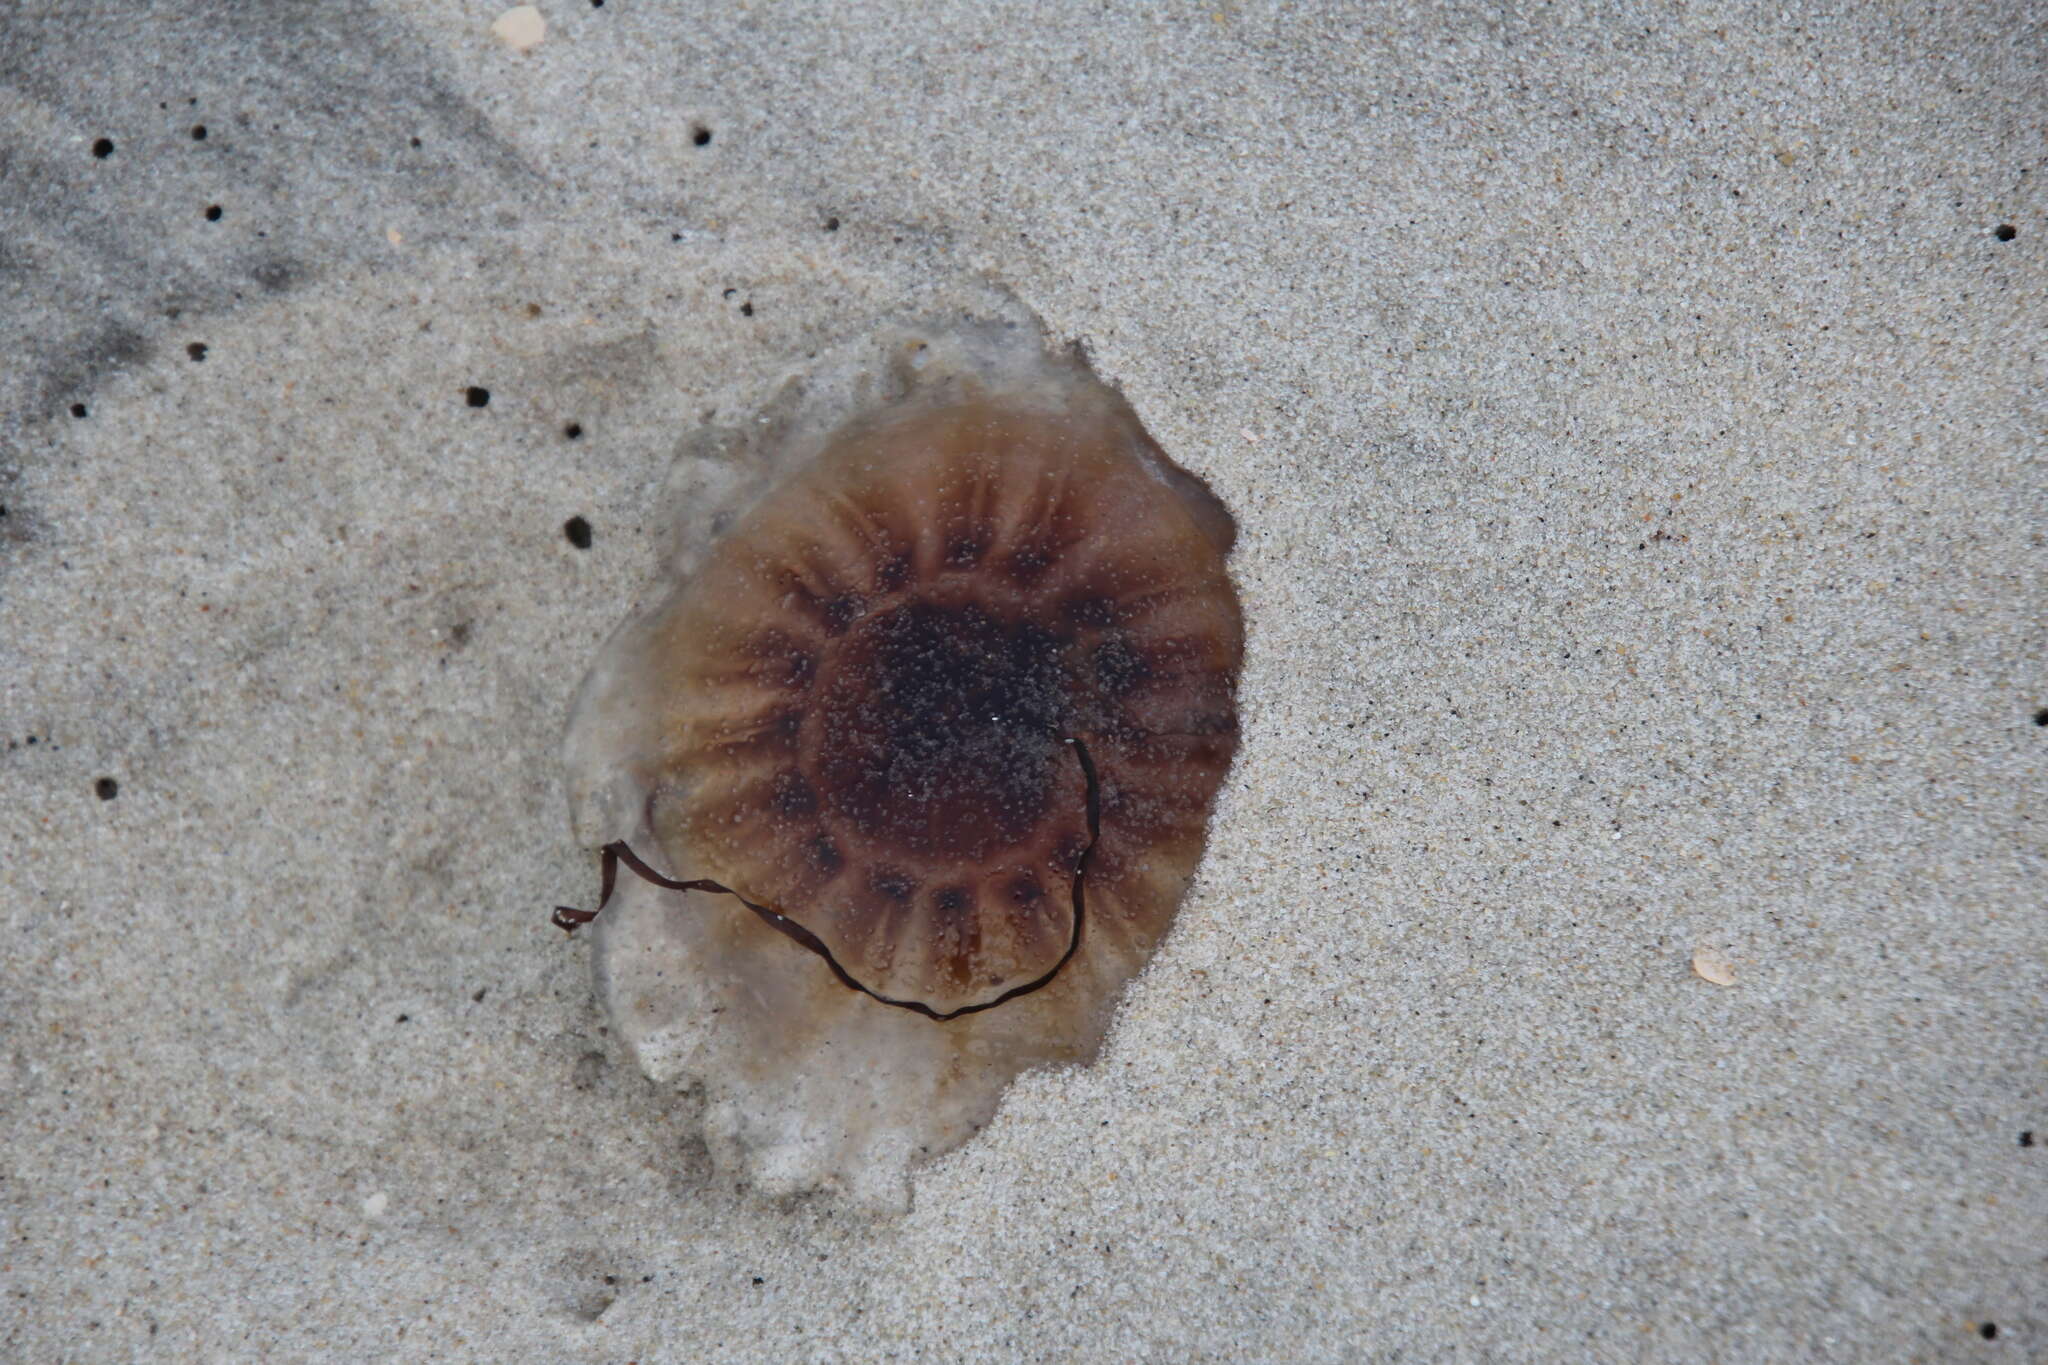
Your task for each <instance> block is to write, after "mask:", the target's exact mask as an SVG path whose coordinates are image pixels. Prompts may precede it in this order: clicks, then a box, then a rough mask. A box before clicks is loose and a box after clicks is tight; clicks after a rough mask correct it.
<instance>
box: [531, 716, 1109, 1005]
mask: <svg viewBox="0 0 2048 1365" xmlns="http://www.w3.org/2000/svg"><path fill="white" fill-rule="evenodd" d="M1066 742H1067V743H1068V744H1071V745H1073V746H1074V757H1075V758H1077V759H1079V760H1080V761H1081V776H1082V777H1083V778H1085V779H1086V780H1087V783H1088V798H1087V807H1088V846H1087V847H1086V848H1084V849H1082V850H1081V856H1080V857H1079V858H1076V859H1075V860H1074V880H1073V894H1074V930H1073V934H1072V936H1071V937H1070V938H1069V939H1068V941H1067V950H1066V951H1065V952H1064V953H1061V954H1060V960H1059V961H1058V962H1055V963H1053V964H1052V967H1051V969H1050V970H1048V971H1047V972H1046V973H1045V975H1043V976H1041V977H1038V978H1037V979H1036V980H1033V981H1027V982H1025V983H1024V984H1023V985H1021V986H1012V987H1011V988H1010V989H1009V990H1006V991H1004V992H1003V993H1002V994H1001V995H999V996H996V997H995V998H994V999H993V1000H983V1001H981V1002H980V1003H978V1004H973V1005H962V1006H961V1007H960V1008H959V1009H956V1010H945V1011H940V1010H935V1009H933V1008H932V1007H931V1006H930V1005H927V1004H925V1003H924V1002H923V1001H922V1000H897V999H894V998H892V997H890V996H886V995H883V994H882V993H881V992H880V991H877V990H874V989H872V988H871V987H868V986H864V985H862V984H861V983H860V982H859V981H857V980H855V979H854V977H853V975H852V973H850V972H848V971H847V970H846V968H844V967H842V966H840V965H839V959H838V958H836V957H834V956H833V955H832V950H831V949H830V948H828V947H826V946H825V942H824V940H823V939H821V938H819V937H818V936H817V935H816V934H814V933H812V932H811V931H810V930H809V929H806V928H805V927H804V926H803V925H801V924H799V923H797V922H796V921H795V920H793V919H791V918H790V917H789V916H788V915H785V914H784V913H782V911H780V910H777V909H776V908H775V907H773V906H770V905H757V904H755V903H754V902H753V901H750V900H748V899H747V898H746V897H745V896H742V895H741V894H740V893H739V892H737V891H735V890H733V889H732V888H731V887H729V886H724V885H721V884H720V883H718V882H715V881H712V880H710V879H709V878H706V877H697V878H693V879H691V880H689V881H678V880H676V879H675V878H673V877H664V876H663V875H662V874H661V873H659V872H656V871H655V870H654V869H653V868H651V867H649V866H648V865H647V864H646V863H645V862H644V861H642V860H641V858H640V855H639V854H637V853H635V852H634V851H633V850H632V849H631V848H629V847H627V845H626V841H625V840H623V839H619V840H614V841H613V842H611V843H609V844H606V845H605V846H604V848H603V850H602V854H603V862H602V864H601V866H600V870H599V873H598V894H597V908H596V909H595V910H577V909H575V908H573V907H571V906H567V905H558V906H556V907H555V913H554V915H553V916H552V922H553V923H554V925H555V927H556V928H558V929H561V930H562V931H564V932H565V933H571V934H573V933H575V932H576V930H577V929H579V928H580V927H582V926H583V925H586V924H588V923H590V922H591V921H592V920H594V919H596V918H597V917H598V916H599V915H601V914H603V913H604V908H605V906H607V905H609V904H611V899H612V892H613V890H615V889H616V887H617V884H618V879H619V864H620V863H624V864H625V865H626V867H627V869H628V870H629V871H631V872H632V873H633V875H635V876H637V877H639V878H640V879H641V880H642V881H644V882H648V883H650V884H651V885H654V886H658V887H661V888H662V889H663V890H666V891H708V892H711V893H712V894H714V895H720V896H731V897H732V898H733V899H734V900H736V901H738V902H739V903H740V904H741V905H744V906H746V907H747V909H749V910H751V911H753V912H754V913H755V914H756V915H758V916H760V918H761V922H762V923H764V924H766V925H767V926H768V927H769V928H771V929H773V930H775V931H776V932H778V933H780V934H782V935H784V936H785V937H787V938H789V939H790V940H791V941H792V942H795V943H797V944H800V945H801V946H803V947H805V948H808V949H810V950H811V951H812V952H814V953H816V954H817V955H818V956H819V957H821V958H823V959H824V960H825V965H826V966H827V967H830V968H831V969H832V975H834V976H836V977H838V978H839V981H840V984H841V985H843V986H845V987H847V989H849V990H856V991H859V992H860V993H861V994H862V995H865V996H868V997H870V998H871V999H874V1000H878V1001H880V1002H881V1003H882V1004H884V1005H894V1006H895V1007H896V1008H897V1009H903V1010H909V1011H911V1012H912V1013H914V1014H921V1015H923V1016H924V1017H925V1018H927V1019H936V1020H940V1021H944V1020H947V1019H958V1018H959V1017H960V1016H961V1015H963V1014H979V1013H980V1012H981V1011H983V1010H992V1009H994V1008H995V1007H996V1006H997V1005H1001V1004H1005V1003H1007V1002H1009V1001H1011V1000H1015V999H1016V998H1017V997H1018V996H1020V995H1029V994H1031V992H1033V991H1035V990H1040V989H1042V988H1044V987H1046V986H1049V985H1051V984H1052V979H1053V978H1054V977H1056V976H1058V975H1059V974H1060V971H1061V970H1062V969H1063V968H1064V967H1065V966H1066V965H1067V963H1068V962H1070V961H1072V960H1073V957H1074V954H1075V953H1076V952H1078V951H1080V948H1081V922H1082V920H1083V919H1084V918H1085V917H1086V914H1087V898H1086V894H1085V893H1084V891H1083V890H1082V882H1083V880H1084V879H1085V878H1086V876H1087V872H1088V860H1089V858H1090V857H1092V856H1093V855H1094V853H1095V845H1096V843H1097V842H1099V841H1100V840H1101V838H1102V789H1101V784H1100V782H1099V781H1098V779H1097V778H1096V776H1095V763H1094V760H1092V759H1090V758H1089V757H1088V746H1087V745H1085V744H1083V743H1082V742H1081V741H1080V740H1079V739H1078V738H1075V739H1069V740H1067V741H1066Z"/></svg>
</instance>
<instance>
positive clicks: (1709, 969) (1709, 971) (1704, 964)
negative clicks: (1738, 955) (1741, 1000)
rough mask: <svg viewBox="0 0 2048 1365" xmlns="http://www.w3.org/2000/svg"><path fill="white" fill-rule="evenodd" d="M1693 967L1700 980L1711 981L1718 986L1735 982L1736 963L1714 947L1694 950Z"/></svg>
mask: <svg viewBox="0 0 2048 1365" xmlns="http://www.w3.org/2000/svg"><path fill="white" fill-rule="evenodd" d="M1692 969H1693V972H1694V974H1695V975H1697V976H1698V977H1699V978H1700V980H1702V981H1711V982H1713V983H1714V984H1715V985H1716V986H1732V985H1734V984H1735V964H1734V963H1732V962H1730V961H1729V960H1728V959H1727V958H1726V957H1723V956H1722V955H1721V954H1720V953H1719V952H1717V951H1716V950H1714V949H1712V948H1699V949H1695V950H1694V952H1693V955H1692Z"/></svg>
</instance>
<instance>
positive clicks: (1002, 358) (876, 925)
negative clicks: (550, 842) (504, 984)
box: [558, 317, 1243, 1209]
mask: <svg viewBox="0 0 2048 1365" xmlns="http://www.w3.org/2000/svg"><path fill="white" fill-rule="evenodd" d="M836 364H837V365H838V367H839V368H838V371H837V373H836V374H835V375H832V376H826V377H823V378H820V377H818V376H813V377H812V378H811V379H810V380H809V381H808V382H798V383H795V384H793V385H792V386H791V388H790V390H789V391H787V392H785V394H784V396H783V399H782V400H781V404H780V407H779V409H775V410H771V412H769V413H768V414H764V416H763V417H762V418H761V419H760V420H758V421H756V422H752V423H749V424H746V425H745V426H743V427H741V428H737V429H735V430H732V431H728V432H725V433H724V434H723V435H722V436H720V437H718V438H717V439H715V440H712V441H710V442H709V444H708V445H705V444H704V443H701V442H700V443H699V444H698V445H697V446H696V447H694V448H693V450H694V453H692V454H691V455H689V456H687V457H686V460H685V464H686V466H688V468H687V469H686V471H685V477H684V478H683V479H682V480H681V487H682V489H683V495H684V496H683V503H682V506H681V508H680V510H679V511H678V519H679V521H680V522H681V523H682V524H683V525H684V531H683V533H682V534H681V535H680V536H679V539H678V543H677V546H676V549H675V552H674V554H673V555H672V556H671V557H670V560H669V562H668V566H667V573H666V577H665V579H664V581H663V583H662V584H661V585H659V587H658V591H657V594H656V596H655V600H654V602H653V605H652V606H651V607H649V608H648V609H646V610H644V611H642V612H639V613H638V614H636V615H634V616H632V617H631V618H630V619H629V620H627V622H626V623H625V624H624V625H622V626H621V627H620V628H619V629H618V630H617V632H616V633H615V634H614V635H613V636H612V638H611V639H610V640H609V641H608V642H607V644H606V645H605V646H604V647H603V649H602V650H601V651H600V653H599V655H598V657H597V659H596V660H595V662H594V663H593V665H592V667H591V670H590V673H589V676H588V677H587V678H586V679H585V681H584V683H583V686H582V688H581V689H580V692H579V694H578V697H577V700H576V703H575V706H574V709H573V713H572V717H571V722H570V725H569V729H568V735H567V740H566V744H565V748H566V755H567V760H568V769H569V785H570V789H571V798H572V805H573V807H574V812H575V824H576V827H577V830H578V834H579V836H580V837H581V838H582V839H583V840H585V841H586V842H588V843H590V844H591V845H593V846H595V845H603V846H604V847H605V853H604V858H605V862H604V869H605V873H606V877H605V894H604V902H603V909H602V913H601V914H596V913H594V912H589V911H583V912H574V911H572V912H566V913H567V914H568V916H569V918H568V919H567V920H566V921H558V922H562V923H564V927H573V926H574V925H575V924H577V923H580V922H584V921H588V920H591V919H593V918H594V919H595V921H596V922H595V924H594V925H593V934H594V937H595V947H594V950H593V970H594V974H595V978H596V983H597V990H598V994H599V996H600V998H601V999H602V1001H603V1004H604V1006H605V1009H606V1011H607V1013H608V1014H609V1016H610V1019H611V1020H612V1023H613V1027H614V1028H615V1030H616V1032H617V1034H618V1035H619V1037H620V1038H621V1039H622V1040H623V1042H624V1044H625V1045H626V1047H627V1048H628V1049H630V1051H631V1052H632V1053H633V1055H634V1057H635V1059H636V1060H637V1061H638V1063H639V1064H640V1066H641V1068H642V1069H643V1070H644V1071H646V1072H647V1074H648V1075H649V1076H650V1077H652V1078H653V1079H655V1080H656V1081H658V1082H663V1083H672V1084H677V1085H683V1086H692V1087H700V1088H701V1091H702V1095H703V1127H704V1137H705V1141H706V1144H707V1146H708V1148H709V1150H710V1151H711V1153H712V1155H713V1157H714V1158H715V1159H716V1161H717V1162H718V1164H719V1165H720V1166H722V1167H724V1168H727V1169H729V1170H732V1171H734V1172H735V1173H737V1174H739V1175H741V1176H742V1177H743V1178H744V1179H745V1180H747V1181H748V1182H749V1183H751V1184H752V1185H753V1186H754V1187H755V1188H756V1189H758V1190H760V1191H762V1192H763V1193H766V1194H769V1195H786V1194H795V1193H801V1192H806V1191H811V1190H816V1189H833V1190H838V1191H842V1192H844V1193H846V1194H847V1195H848V1196H849V1197H850V1198H851V1199H852V1200H853V1201H854V1202H855V1203H857V1204H860V1205H863V1206H867V1207H870V1208H877V1209H884V1208H901V1207H904V1206H906V1204H907V1199H908V1192H909V1174H910V1172H911V1171H912V1170H913V1169H914V1168H915V1167H916V1166H917V1165H918V1164H920V1163H922V1162H924V1161H928V1160H930V1159H932V1158H934V1157H936V1156H938V1155H941V1154H943V1153H945V1152H948V1151H950V1150H952V1149H954V1148H956V1147H958V1146H959V1145H960V1144H961V1143H963V1142H965V1141H966V1140H967V1139H969V1138H970V1137H971V1136H972V1135H973V1134H974V1133H975V1132H976V1131H977V1130H978V1129H979V1128H980V1127H982V1126H983V1125H984V1124H986V1123H987V1122H988V1121H989V1119H990V1118H991V1116H992V1115H993V1114H994V1112H995V1110H996V1108H997V1105H998V1103H999V1101H1000V1099H1001V1097H1002V1094H1003V1092H1004V1090H1005V1089H1006V1088H1007V1087H1008V1085H1009V1084H1010V1082H1011V1081H1012V1080H1013V1079H1014V1078H1015V1077H1016V1076H1017V1075H1018V1074H1019V1073H1020V1072H1022V1071H1024V1070H1025V1069H1027V1068H1031V1067H1037V1066H1046V1065H1057V1064H1085V1063H1088V1062H1090V1061H1092V1060H1093V1059H1094V1058H1095V1057H1096V1055H1097V1053H1098V1051H1099V1049H1100V1047H1101V1045H1102V1041H1103V1037H1104V1033H1105V1030H1106V1029H1107V1027H1108V1024H1109V1022H1110V1019H1111V1015H1112V1013H1113V1011H1114V1009H1115V1007H1116V1005H1117V1002H1118V1000H1119V999H1120V998H1121V996H1122V994H1123V991H1124V988H1125V986H1126V983H1128V982H1129V980H1130V979H1131V978H1132V977H1133V976H1134V975H1135V974H1136V973H1138V972H1139V971H1140V970H1141V969H1142V968H1143V967H1144V966H1145V964H1146V963H1147V962H1148V960H1149V959H1150V958H1151V956H1152V954H1153V952H1154V950H1155V949H1156V948H1157V947H1158V945H1159V943H1160V941H1161V939H1162V937H1163V936H1164V935H1165V933H1166V932H1167V930H1168V928H1169V927H1170V926H1171V924H1172V922H1173V918H1174V914H1175V912H1176V910H1177V909H1178V907H1179V905H1180V903H1181V900H1182V899H1183V897H1184V895H1185V894H1186V891H1187V889H1188V886H1189V884H1190V881H1191V879H1192V877H1193V876H1194V873H1195V870H1196V867H1197V864H1198V863H1199V861H1200V859H1201V855H1202V849H1203V844H1204V841H1205V839H1206V834H1207V826H1208V820H1209V816H1210V812H1211V809H1212V807H1213V804H1214V801H1215V797H1216V793H1217V790H1218V788H1219V786H1220V784H1221V783H1222V781H1223V779H1224V777H1225V775H1226V773H1227V771H1228V769H1229V767H1230V763H1231V760H1232V757H1233V755H1234V753H1235V750H1236V745H1237V707H1236V688H1237V678H1238V671H1239V665H1240V660H1241V656H1242V651H1243V626H1242V619H1241V613H1240V610H1239V606H1238V600H1237V595H1236V592H1235V589H1234V588H1233V586H1232V584H1231V581H1230V577H1229V574H1228V571H1227V567H1226V560H1227V557H1228V555H1229V552H1230V548H1231V544H1232V541H1233V539H1234V538H1235V534H1236V528H1235V523H1234V522H1233V520H1232V518H1231V516H1230V514H1229V513H1228V511H1227V510H1226V509H1225V508H1224V506H1223V505H1222V503H1221V502H1220V501H1219V499H1218V498H1217V497H1216V496H1215V495H1214V494H1213V493H1212V492H1211V491H1210V489H1209V488H1208V486H1207V485H1206V484H1205V483H1204V482H1203V481H1202V480H1201V479H1199V478H1197V477H1196V476H1195V475H1193V474H1191V473H1189V472H1188V471H1187V470H1185V469H1183V468H1181V467H1180V466H1179V465H1177V464H1175V463H1174V462H1173V461H1172V460H1171V459H1169V458H1168V457H1167V455H1166V454H1165V452H1164V451H1163V450H1161V448H1160V447H1159V445H1158V443H1157V442H1155V441H1154V440H1153V439H1152V438H1151V437H1150V436H1149V435H1148V434H1147V432H1146V431H1145V429H1144V427H1143V425H1142V424H1141V423H1140V422H1139V420H1138V417H1137V415H1136V414H1135V412H1134V411H1133V410H1132V408H1131V406H1130V404H1129V403H1127V402H1126V401H1125V400H1124V399H1123V397H1122V396H1121V395H1120V394H1118V393H1117V392H1116V390H1115V389H1113V388H1111V387H1110V386H1109V385H1107V384H1105V383H1104V382H1103V381H1102V380H1100V379H1099V378H1098V377H1097V376H1096V375H1095V374H1094V372H1093V371H1092V369H1091V368H1090V366H1089V365H1088V363H1087V361H1086V359H1085V358H1084V357H1083V356H1082V355H1081V354H1080V353H1079V351H1078V349H1077V348H1071V347H1070V348H1055V347H1051V346H1049V345H1048V344H1047V343H1046V341H1045V339H1044V336H1043V333H1042V331H1041V330H1040V329H1039V327H1038V326H1037V325H1036V323H1035V320H1030V321H1019V320H1018V319H1016V318H1014V317H1013V318H1010V319H1008V320H1005V321H995V322H977V321H968V322H961V323H956V324H952V325H949V326H943V327H931V326H904V327H895V328H891V329H887V330H885V331H884V332H883V333H882V334H880V335H879V336H877V337H876V338H874V339H873V340H871V341H870V342H868V343H865V344H863V345H860V346H856V347H853V348H850V349H849V351H848V352H847V353H846V354H844V355H842V356H841V357H839V358H838V360H837V361H836ZM621 860H623V861H624V862H625V863H626V865H627V867H628V868H629V869H630V870H631V871H632V872H634V873H635V874H636V875H634V876H629V877H626V878H624V879H623V880H622V882H621V884H620V885H619V886H618V887H617V893H618V894H616V895H614V894H613V890H614V888H613V886H612V879H613V874H614V873H615V872H616V870H617V865H618V864H619V862H620V861H621ZM720 893H722V894H720Z"/></svg>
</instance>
